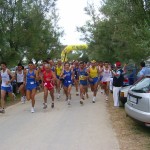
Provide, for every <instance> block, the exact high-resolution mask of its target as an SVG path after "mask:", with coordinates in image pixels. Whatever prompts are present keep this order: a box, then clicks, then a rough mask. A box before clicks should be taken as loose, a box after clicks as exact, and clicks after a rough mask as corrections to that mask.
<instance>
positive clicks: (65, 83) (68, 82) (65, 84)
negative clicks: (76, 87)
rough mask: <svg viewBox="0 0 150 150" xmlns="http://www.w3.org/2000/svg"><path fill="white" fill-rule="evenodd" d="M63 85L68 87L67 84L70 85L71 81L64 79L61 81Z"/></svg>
mask: <svg viewBox="0 0 150 150" xmlns="http://www.w3.org/2000/svg"><path fill="white" fill-rule="evenodd" d="M63 85H64V86H65V87H69V85H72V81H67V80H64V81H63Z"/></svg>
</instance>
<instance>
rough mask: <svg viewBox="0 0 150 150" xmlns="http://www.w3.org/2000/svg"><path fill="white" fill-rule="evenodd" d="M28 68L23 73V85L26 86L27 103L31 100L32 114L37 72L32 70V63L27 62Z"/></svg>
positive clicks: (32, 111)
mask: <svg viewBox="0 0 150 150" xmlns="http://www.w3.org/2000/svg"><path fill="white" fill-rule="evenodd" d="M28 68H29V69H28V70H26V71H25V76H24V84H25V85H26V98H27V100H28V101H29V100H30V99H31V103H32V108H31V113H34V112H35V110H34V105H35V94H36V88H37V83H36V80H38V79H39V77H38V71H37V70H35V69H34V64H33V62H31V61H30V62H29V64H28Z"/></svg>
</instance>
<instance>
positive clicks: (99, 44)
mask: <svg viewBox="0 0 150 150" xmlns="http://www.w3.org/2000/svg"><path fill="white" fill-rule="evenodd" d="M149 4H150V3H149V2H148V1H143V0H134V1H132V0H126V1H124V0H105V1H103V4H102V6H101V8H99V13H101V14H102V17H99V15H96V13H94V12H95V8H94V7H92V5H89V6H87V7H86V9H85V11H86V12H87V14H88V15H90V16H91V20H90V21H89V22H87V23H86V25H84V26H83V27H80V28H78V31H80V32H82V33H83V37H82V40H84V41H86V42H88V43H89V48H90V49H89V58H90V59H93V58H95V59H97V60H103V61H104V60H107V61H110V62H114V61H116V60H120V61H123V62H128V61H129V60H133V61H134V62H137V63H138V62H139V61H141V60H142V59H144V60H145V59H147V58H148V57H149V55H150V46H149V45H150V40H149V39H150V29H149V27H150V7H149V6H150V5H149ZM91 9H92V10H91ZM91 12H92V13H91Z"/></svg>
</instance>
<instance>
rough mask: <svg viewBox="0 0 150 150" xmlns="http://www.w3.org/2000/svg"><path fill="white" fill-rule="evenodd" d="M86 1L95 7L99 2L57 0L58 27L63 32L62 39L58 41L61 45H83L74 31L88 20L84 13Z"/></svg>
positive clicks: (96, 0) (98, 0)
mask: <svg viewBox="0 0 150 150" xmlns="http://www.w3.org/2000/svg"><path fill="white" fill-rule="evenodd" d="M87 1H92V3H94V5H95V6H96V7H98V6H99V5H100V0H58V2H57V8H58V13H59V16H60V20H59V26H60V27H62V28H63V29H64V32H65V34H64V36H63V38H61V39H60V41H61V43H62V44H64V45H71V44H84V42H83V41H80V35H81V33H79V32H77V31H76V27H77V26H78V27H80V26H83V25H84V24H85V22H86V20H88V19H89V16H87V15H86V14H85V11H84V8H85V7H86V6H87Z"/></svg>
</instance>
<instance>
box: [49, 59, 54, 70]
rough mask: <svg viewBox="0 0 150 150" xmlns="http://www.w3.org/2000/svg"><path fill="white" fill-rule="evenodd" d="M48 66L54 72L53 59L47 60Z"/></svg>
mask: <svg viewBox="0 0 150 150" xmlns="http://www.w3.org/2000/svg"><path fill="white" fill-rule="evenodd" d="M49 64H50V68H51V70H52V71H53V72H55V63H54V61H53V60H49Z"/></svg>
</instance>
